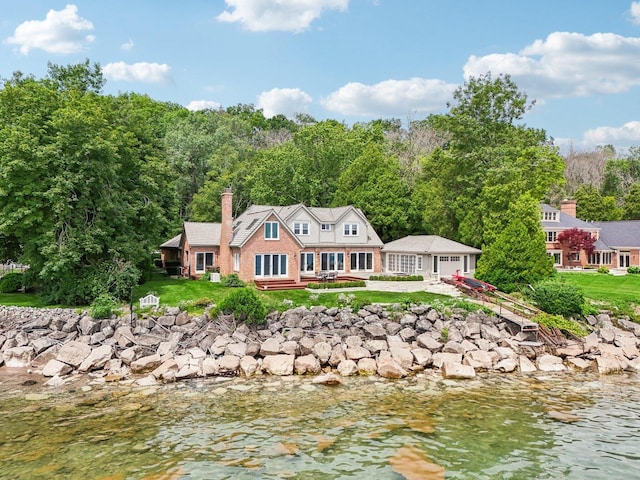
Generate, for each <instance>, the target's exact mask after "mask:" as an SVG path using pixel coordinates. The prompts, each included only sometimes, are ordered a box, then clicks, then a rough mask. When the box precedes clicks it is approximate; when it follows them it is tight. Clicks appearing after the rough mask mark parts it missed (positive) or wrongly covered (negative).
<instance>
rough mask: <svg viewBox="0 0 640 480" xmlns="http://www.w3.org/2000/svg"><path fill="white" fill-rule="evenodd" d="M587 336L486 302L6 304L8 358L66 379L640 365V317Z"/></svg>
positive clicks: (599, 320)
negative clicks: (245, 313) (118, 310)
mask: <svg viewBox="0 0 640 480" xmlns="http://www.w3.org/2000/svg"><path fill="white" fill-rule="evenodd" d="M588 320H589V323H590V324H591V325H592V327H593V332H592V333H591V334H590V335H588V336H587V337H586V338H584V340H583V341H581V342H578V341H573V342H567V343H566V344H565V345H562V346H559V347H550V346H548V345H541V344H539V343H538V342H535V338H532V337H531V335H532V334H530V333H529V334H527V335H528V336H526V335H524V334H523V333H518V332H514V331H513V329H512V326H511V325H509V324H507V323H506V322H504V321H502V320H500V319H498V318H496V317H493V316H489V315H487V314H485V313H483V312H481V311H478V312H474V313H467V312H465V311H463V310H454V311H453V313H452V314H451V315H449V316H445V315H443V314H442V313H440V312H438V311H437V310H435V309H434V308H432V307H430V306H428V305H419V306H412V307H410V308H409V309H408V310H400V309H383V307H381V306H379V305H369V306H366V307H364V308H362V309H360V310H359V311H358V312H355V313H354V312H352V311H351V309H350V308H343V309H338V308H329V309H327V308H325V307H313V308H311V309H307V308H304V307H300V308H295V309H291V310H288V311H285V312H283V313H278V312H273V313H271V314H270V315H268V316H267V319H266V322H265V324H264V325H262V326H259V327H256V328H249V327H248V326H247V325H245V324H244V323H238V324H237V323H236V322H235V321H234V319H233V317H228V316H226V317H220V318H216V319H213V320H212V319H211V318H209V315H208V314H207V313H205V314H203V315H201V316H196V317H191V316H189V315H188V314H187V313H186V312H181V311H180V310H179V309H177V308H168V309H166V310H165V311H163V312H157V313H155V314H145V315H142V316H141V317H139V318H136V317H135V316H133V317H132V316H131V315H129V314H128V313H127V314H125V315H123V316H121V317H113V318H111V319H108V320H94V319H92V318H91V317H90V316H89V315H88V314H87V313H86V312H78V311H75V310H64V309H53V310H48V309H33V308H21V307H0V351H1V352H2V356H1V357H0V362H1V363H3V364H4V366H5V367H7V368H12V367H27V368H30V369H31V370H32V371H33V372H34V373H41V374H42V375H44V376H45V377H51V378H50V379H49V380H48V384H49V385H52V386H58V385H62V384H64V383H65V376H67V375H70V374H72V373H74V372H75V373H78V372H79V373H89V372H91V373H92V376H94V377H97V378H102V379H104V381H121V380H127V381H134V382H135V383H136V384H139V385H152V384H155V383H159V382H173V381H176V380H182V379H188V378H195V377H208V376H253V375H260V374H270V375H293V374H300V375H302V374H314V375H317V378H316V380H317V381H318V382H324V383H340V379H341V377H345V376H352V375H379V376H381V377H386V378H402V377H406V376H410V375H412V374H414V373H416V372H419V371H423V370H425V369H432V370H433V372H438V371H439V372H441V373H442V375H443V376H444V377H447V378H472V377H474V376H475V374H476V372H477V371H500V372H512V371H517V370H519V371H521V372H523V373H527V372H535V371H544V372H549V371H562V370H566V369H574V370H579V371H584V370H595V371H597V372H599V373H614V372H620V371H623V370H633V371H638V370H640V352H639V351H638V348H637V345H638V336H639V335H640V325H637V324H634V323H632V322H629V321H627V320H624V319H611V318H610V317H609V316H608V315H606V314H602V315H598V316H597V317H589V318H588Z"/></svg>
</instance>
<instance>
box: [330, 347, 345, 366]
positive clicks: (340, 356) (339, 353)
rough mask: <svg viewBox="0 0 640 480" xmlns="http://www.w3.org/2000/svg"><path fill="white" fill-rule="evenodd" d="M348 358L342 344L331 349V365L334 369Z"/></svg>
mask: <svg viewBox="0 0 640 480" xmlns="http://www.w3.org/2000/svg"><path fill="white" fill-rule="evenodd" d="M346 358H347V357H346V356H345V354H344V348H343V346H342V344H341V343H338V344H336V345H334V346H333V348H332V349H331V356H330V357H329V365H331V366H332V367H337V366H338V365H339V364H340V362H341V361H343V360H344V359H346Z"/></svg>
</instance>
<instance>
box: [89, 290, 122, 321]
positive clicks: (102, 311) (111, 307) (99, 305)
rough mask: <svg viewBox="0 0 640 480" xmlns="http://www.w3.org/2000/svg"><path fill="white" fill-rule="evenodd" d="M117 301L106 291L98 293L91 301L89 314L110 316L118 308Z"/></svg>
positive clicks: (102, 316)
mask: <svg viewBox="0 0 640 480" xmlns="http://www.w3.org/2000/svg"><path fill="white" fill-rule="evenodd" d="M118 306H119V305H118V301H117V300H116V299H115V297H113V296H111V295H109V294H108V293H103V294H101V295H98V296H97V297H96V299H95V300H94V301H93V303H91V316H92V317H93V318H110V317H111V315H113V313H114V312H115V311H116V309H117V308H118Z"/></svg>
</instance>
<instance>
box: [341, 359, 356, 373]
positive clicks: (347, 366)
mask: <svg viewBox="0 0 640 480" xmlns="http://www.w3.org/2000/svg"><path fill="white" fill-rule="evenodd" d="M337 370H338V373H339V374H340V375H341V376H343V377H350V376H351V375H355V374H357V373H358V365H357V364H356V362H354V361H353V360H349V359H347V360H343V361H341V362H340V363H339V364H338V368H337Z"/></svg>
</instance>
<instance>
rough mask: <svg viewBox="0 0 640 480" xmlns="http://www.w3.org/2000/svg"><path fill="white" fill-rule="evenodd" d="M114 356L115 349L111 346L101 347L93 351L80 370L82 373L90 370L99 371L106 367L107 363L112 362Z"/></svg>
mask: <svg viewBox="0 0 640 480" xmlns="http://www.w3.org/2000/svg"><path fill="white" fill-rule="evenodd" d="M112 355H113V347H112V346H111V345H101V346H99V347H97V348H94V349H93V350H91V353H90V354H89V356H88V357H87V358H85V359H84V360H83V361H82V363H81V364H80V366H79V367H78V370H79V371H80V372H88V371H90V370H98V369H99V368H102V367H104V365H105V363H107V361H109V360H111V356H112Z"/></svg>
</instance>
